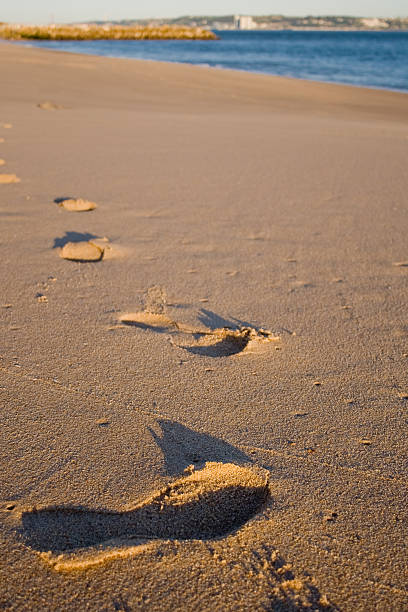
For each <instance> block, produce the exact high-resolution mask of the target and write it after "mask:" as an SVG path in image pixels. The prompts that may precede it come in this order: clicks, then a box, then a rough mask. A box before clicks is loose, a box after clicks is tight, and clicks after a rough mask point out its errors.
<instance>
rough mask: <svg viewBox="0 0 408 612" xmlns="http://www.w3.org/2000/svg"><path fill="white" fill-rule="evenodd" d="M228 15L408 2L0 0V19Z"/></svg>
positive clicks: (340, 11) (368, 11)
mask: <svg viewBox="0 0 408 612" xmlns="http://www.w3.org/2000/svg"><path fill="white" fill-rule="evenodd" d="M231 13H243V14H248V15H270V14H283V15H357V16H365V17H406V16H408V0H388V1H387V0H293V1H292V2H288V1H287V0H286V1H285V0H276V1H274V2H270V1H268V0H251V1H249V0H149V2H135V1H134V0H0V21H18V22H35V23H48V22H50V21H56V22H64V21H87V20H90V19H125V18H139V19H142V18H146V17H177V16H180V15H225V14H231Z"/></svg>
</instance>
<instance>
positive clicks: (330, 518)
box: [323, 512, 338, 523]
mask: <svg viewBox="0 0 408 612" xmlns="http://www.w3.org/2000/svg"><path fill="white" fill-rule="evenodd" d="M337 517H338V514H337V512H328V513H327V514H325V515H324V517H323V520H324V521H325V522H331V523H334V521H335V520H336V519H337Z"/></svg>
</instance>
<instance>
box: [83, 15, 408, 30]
mask: <svg viewBox="0 0 408 612" xmlns="http://www.w3.org/2000/svg"><path fill="white" fill-rule="evenodd" d="M93 23H95V24H97V25H106V24H108V23H109V24H111V25H121V26H136V25H138V26H146V27H157V26H163V25H173V26H188V27H198V28H204V29H207V30H208V29H209V30H268V31H271V30H300V31H303V30H306V31H307V30H312V31H315V30H321V31H324V30H327V31H334V30H336V31H346V32H347V31H348V32H354V31H404V30H408V17H398V18H383V17H350V16H347V15H343V16H340V15H332V16H330V15H323V16H303V17H302V16H300V17H288V16H285V15H222V16H220V15H217V16H212V15H202V16H192V15H186V16H183V17H177V18H175V19H124V20H121V21H111V22H106V21H95V22H93Z"/></svg>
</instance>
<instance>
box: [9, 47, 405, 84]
mask: <svg viewBox="0 0 408 612" xmlns="http://www.w3.org/2000/svg"><path fill="white" fill-rule="evenodd" d="M55 42H58V41H55ZM68 42H69V41H68ZM74 42H75V41H74ZM76 42H78V41H76ZM84 42H86V41H84ZM191 42H192V43H194V41H191ZM1 43H5V44H16V45H20V46H23V47H28V48H33V49H39V50H42V51H50V52H56V53H68V54H70V55H77V56H84V57H100V58H108V59H118V60H132V61H136V62H152V63H157V64H170V65H176V66H191V67H193V68H194V67H195V68H204V69H209V70H221V71H227V72H232V73H239V74H249V75H259V76H264V77H273V78H277V79H288V80H290V81H292V80H293V81H299V82H303V83H312V84H313V83H316V84H320V85H334V86H340V87H350V88H353V89H358V90H369V91H374V92H375V91H378V92H390V93H397V94H404V95H407V94H408V89H406V90H405V89H396V88H390V87H374V86H368V85H358V84H352V83H344V82H341V81H320V80H315V79H308V78H302V77H295V76H288V75H280V74H274V73H270V72H260V71H255V70H245V69H238V68H235V69H234V68H229V67H224V66H219V65H217V66H211V65H209V64H208V63H203V64H194V63H192V62H179V61H175V60H174V61H172V60H167V61H166V60H155V59H149V58H136V57H125V56H117V55H100V54H97V53H91V52H89V53H87V52H82V53H81V52H80V51H67V50H66V49H50V48H46V47H41V46H39V45H36V44H35V42H33V41H27V42H24V41H7V40H4V39H0V44H1Z"/></svg>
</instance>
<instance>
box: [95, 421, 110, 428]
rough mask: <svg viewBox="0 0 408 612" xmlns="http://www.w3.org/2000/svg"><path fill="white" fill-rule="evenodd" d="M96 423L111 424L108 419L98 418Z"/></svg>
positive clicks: (102, 425)
mask: <svg viewBox="0 0 408 612" xmlns="http://www.w3.org/2000/svg"><path fill="white" fill-rule="evenodd" d="M95 423H96V424H97V425H100V427H107V426H108V425H110V421H109V420H108V419H98V420H97V421H95Z"/></svg>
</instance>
